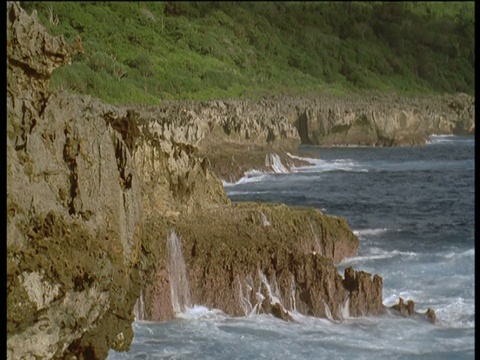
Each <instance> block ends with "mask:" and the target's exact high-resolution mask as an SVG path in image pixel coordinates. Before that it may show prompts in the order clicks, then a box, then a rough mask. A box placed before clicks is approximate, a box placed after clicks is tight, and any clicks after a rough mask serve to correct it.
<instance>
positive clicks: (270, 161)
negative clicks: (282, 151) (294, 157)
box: [265, 154, 290, 174]
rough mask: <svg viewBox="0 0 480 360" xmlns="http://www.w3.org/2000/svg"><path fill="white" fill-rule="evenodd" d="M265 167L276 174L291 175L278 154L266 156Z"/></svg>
mask: <svg viewBox="0 0 480 360" xmlns="http://www.w3.org/2000/svg"><path fill="white" fill-rule="evenodd" d="M265 166H267V167H270V168H271V169H272V170H273V172H274V173H277V174H285V173H289V172H290V171H288V169H287V168H286V167H285V166H284V165H283V164H282V161H281V160H280V156H278V155H277V154H268V155H266V156H265Z"/></svg>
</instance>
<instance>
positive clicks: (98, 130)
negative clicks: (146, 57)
mask: <svg viewBox="0 0 480 360" xmlns="http://www.w3.org/2000/svg"><path fill="white" fill-rule="evenodd" d="M7 19H8V23H7V38H8V43H7V124H8V125H7V179H8V181H7V207H8V213H7V274H8V275H7V357H8V358H9V359H23V358H42V359H50V358H55V357H62V358H63V357H64V356H66V354H69V353H71V354H77V355H79V356H80V358H93V357H95V358H104V357H105V356H106V354H107V352H108V350H109V348H111V347H113V348H116V349H118V350H125V349H128V347H129V346H130V342H131V339H132V338H133V331H132V328H131V321H132V320H133V314H132V312H131V308H132V307H133V305H134V303H135V300H136V298H137V296H138V295H137V293H139V291H140V285H141V284H140V283H139V281H138V280H139V272H138V270H136V264H137V262H138V256H139V247H140V240H141V232H142V203H141V196H140V184H139V181H138V178H137V176H136V173H135V171H134V169H133V168H132V159H131V157H130V154H129V151H128V150H127V147H126V144H125V142H124V141H123V140H122V139H121V135H120V134H119V133H118V132H117V131H115V130H114V129H113V128H112V127H111V126H110V125H109V124H107V123H106V121H105V119H104V117H103V116H102V114H104V113H106V112H107V111H109V110H110V107H108V106H105V105H103V104H101V103H99V102H98V101H95V100H93V99H91V98H89V97H83V98H79V97H76V96H71V95H68V94H50V93H49V92H48V91H47V89H48V82H49V78H50V74H51V73H52V71H53V69H54V68H55V67H58V66H60V65H62V64H67V63H68V62H69V48H68V46H67V44H66V43H65V41H64V40H63V39H62V38H58V37H52V36H50V35H48V34H47V33H46V32H45V30H44V28H43V27H42V26H41V25H40V24H39V22H38V18H37V17H36V15H35V14H33V15H32V16H28V15H27V14H26V13H25V12H24V11H23V10H22V9H21V8H20V6H19V5H18V4H17V3H9V4H7ZM117 111H118V110H117ZM99 329H102V331H101V332H100V333H101V335H100V336H99V335H98V331H99ZM120 338H121V339H123V340H122V341H119V339H120Z"/></svg>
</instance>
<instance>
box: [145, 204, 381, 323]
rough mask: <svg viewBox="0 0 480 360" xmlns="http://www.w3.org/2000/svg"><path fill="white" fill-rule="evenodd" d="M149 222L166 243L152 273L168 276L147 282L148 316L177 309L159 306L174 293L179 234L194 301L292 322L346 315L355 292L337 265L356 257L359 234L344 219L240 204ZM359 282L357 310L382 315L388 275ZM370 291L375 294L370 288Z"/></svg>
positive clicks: (161, 317) (312, 211)
mask: <svg viewBox="0 0 480 360" xmlns="http://www.w3.org/2000/svg"><path fill="white" fill-rule="evenodd" d="M206 224H208V225H206ZM149 225H150V226H152V227H153V228H155V230H153V228H152V229H149V230H148V231H147V232H148V233H155V234H156V237H157V243H156V244H157V245H156V246H155V248H156V249H161V251H159V252H158V253H156V254H161V255H162V256H161V257H157V260H156V263H157V269H156V271H155V272H152V273H151V275H150V278H151V279H162V280H161V281H151V280H147V282H146V283H147V284H146V287H145V289H144V304H145V317H146V319H150V320H167V319H170V318H171V317H172V316H173V314H174V311H173V307H172V306H170V307H164V308H159V307H158V306H157V304H158V303H159V302H160V301H165V297H167V298H168V294H171V292H170V288H171V281H174V279H173V280H172V279H170V278H168V276H166V274H167V273H168V268H169V265H168V262H169V260H168V256H169V252H168V251H167V250H166V245H165V244H166V242H167V240H168V239H169V237H170V236H171V234H172V232H174V233H175V235H176V236H177V237H178V239H180V240H179V241H180V243H181V247H182V253H183V257H184V261H185V266H186V270H187V273H188V282H189V289H188V291H189V293H190V299H191V304H190V305H192V304H201V305H204V306H208V307H211V308H217V309H220V310H222V311H224V312H225V313H226V314H229V315H232V316H244V315H248V314H250V313H252V312H253V313H271V314H273V315H274V316H277V317H280V318H282V319H286V320H288V319H291V315H290V314H289V311H291V310H296V311H298V312H300V313H302V314H306V315H312V316H320V317H330V316H331V317H332V319H341V318H342V307H344V306H345V300H346V297H347V295H348V292H347V291H346V289H345V287H344V285H343V282H342V277H341V276H340V275H339V274H338V272H337V270H336V268H335V266H334V263H335V262H339V261H340V260H341V259H343V258H344V257H347V256H353V255H355V254H356V251H357V248H358V239H357V238H356V236H355V235H354V234H353V233H352V232H351V231H350V229H349V228H348V225H347V223H346V222H345V220H344V219H341V218H337V217H333V216H327V215H324V214H322V213H321V212H320V211H318V210H316V209H310V208H290V207H287V206H285V205H273V204H270V205H267V204H260V203H235V204H232V205H227V206H220V207H216V208H213V207H212V208H210V209H208V210H204V211H202V212H201V213H195V214H190V215H189V216H188V217H183V216H180V217H178V219H175V220H172V221H170V222H168V223H167V224H166V226H160V225H158V222H156V223H155V224H149ZM149 225H147V227H148V226H149ZM161 229H163V232H162V230H161ZM152 243H153V241H152ZM357 285H358V287H359V288H360V289H361V291H362V292H361V295H360V296H358V297H359V298H361V299H362V302H361V301H355V299H353V298H351V301H350V309H351V310H350V312H351V314H353V315H352V316H356V314H362V315H372V314H378V313H381V312H382V311H383V308H382V307H381V306H380V307H379V306H377V304H378V303H380V305H381V300H382V282H381V278H379V277H378V276H377V275H376V276H375V278H374V281H373V282H372V281H371V279H370V277H368V279H363V278H361V275H359V281H358V282H357ZM369 290H374V292H372V293H371V294H367V292H368V291H369ZM147 294H148V295H147ZM352 294H353V292H352ZM352 296H353V295H352ZM369 301H371V302H373V304H369ZM172 302H174V301H170V303H172ZM167 303H168V301H167Z"/></svg>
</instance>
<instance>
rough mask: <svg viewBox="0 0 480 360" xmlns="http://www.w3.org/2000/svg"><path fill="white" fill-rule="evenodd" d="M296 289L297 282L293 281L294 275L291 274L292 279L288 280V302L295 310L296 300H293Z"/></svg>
mask: <svg viewBox="0 0 480 360" xmlns="http://www.w3.org/2000/svg"><path fill="white" fill-rule="evenodd" d="M296 291H297V283H296V282H295V276H294V275H293V274H292V280H291V282H290V304H291V305H292V310H293V311H297V302H296V300H295V293H296Z"/></svg>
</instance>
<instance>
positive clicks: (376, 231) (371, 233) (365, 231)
mask: <svg viewBox="0 0 480 360" xmlns="http://www.w3.org/2000/svg"><path fill="white" fill-rule="evenodd" d="M387 231H388V229H387V228H376V229H361V230H353V233H354V234H355V235H357V236H365V235H367V236H377V235H381V234H384V233H386V232H387Z"/></svg>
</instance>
